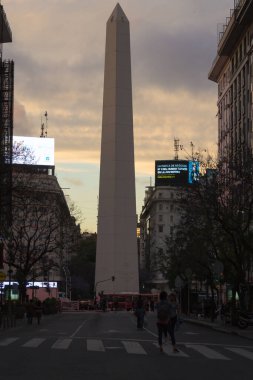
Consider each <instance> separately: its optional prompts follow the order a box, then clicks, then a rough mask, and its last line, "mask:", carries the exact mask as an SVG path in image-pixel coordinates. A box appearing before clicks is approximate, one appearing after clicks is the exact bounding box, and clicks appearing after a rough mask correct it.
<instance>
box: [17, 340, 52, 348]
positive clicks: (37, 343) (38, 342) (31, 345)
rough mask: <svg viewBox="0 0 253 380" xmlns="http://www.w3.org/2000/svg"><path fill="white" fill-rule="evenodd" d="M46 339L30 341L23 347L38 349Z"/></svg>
mask: <svg viewBox="0 0 253 380" xmlns="http://www.w3.org/2000/svg"><path fill="white" fill-rule="evenodd" d="M45 340H46V339H45V338H33V339H30V340H28V342H26V343H25V344H23V345H22V347H29V348H36V347H39V346H40V345H41V344H42V343H43V342H45Z"/></svg>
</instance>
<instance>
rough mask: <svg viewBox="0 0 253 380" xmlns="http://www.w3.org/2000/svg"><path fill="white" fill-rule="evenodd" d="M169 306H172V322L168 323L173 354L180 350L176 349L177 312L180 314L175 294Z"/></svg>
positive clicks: (170, 298) (170, 296) (172, 294)
mask: <svg viewBox="0 0 253 380" xmlns="http://www.w3.org/2000/svg"><path fill="white" fill-rule="evenodd" d="M169 305H170V320H169V323H168V331H169V334H170V339H171V343H172V347H173V352H179V350H178V349H177V347H176V339H175V326H176V323H177V312H178V303H177V298H176V295H175V293H170V295H169Z"/></svg>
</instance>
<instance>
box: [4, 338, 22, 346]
mask: <svg viewBox="0 0 253 380" xmlns="http://www.w3.org/2000/svg"><path fill="white" fill-rule="evenodd" d="M18 339H19V338H6V339H3V340H1V341H0V346H9V344H11V343H13V342H15V341H16V340H18Z"/></svg>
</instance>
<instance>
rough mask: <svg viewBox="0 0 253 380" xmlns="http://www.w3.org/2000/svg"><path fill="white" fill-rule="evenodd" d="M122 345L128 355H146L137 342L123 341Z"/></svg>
mask: <svg viewBox="0 0 253 380" xmlns="http://www.w3.org/2000/svg"><path fill="white" fill-rule="evenodd" d="M122 343H123V345H124V347H125V349H126V351H127V353H128V354H140V355H147V353H146V351H145V350H144V348H143V347H142V346H141V345H140V343H138V342H129V341H124V340H123V341H122Z"/></svg>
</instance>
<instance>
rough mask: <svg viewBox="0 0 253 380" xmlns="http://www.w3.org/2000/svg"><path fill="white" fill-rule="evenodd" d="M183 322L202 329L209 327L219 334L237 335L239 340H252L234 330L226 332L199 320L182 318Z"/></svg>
mask: <svg viewBox="0 0 253 380" xmlns="http://www.w3.org/2000/svg"><path fill="white" fill-rule="evenodd" d="M183 320H184V321H185V322H189V323H193V324H195V325H199V326H203V327H209V328H211V329H213V330H215V331H219V332H222V333H225V334H230V335H237V336H240V337H241V338H245V339H249V340H253V336H252V337H249V336H245V335H243V334H241V333H240V331H236V330H228V329H226V328H223V327H222V326H217V325H216V326H215V325H212V324H210V323H208V322H205V321H199V320H195V319H190V318H189V319H188V318H183Z"/></svg>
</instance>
